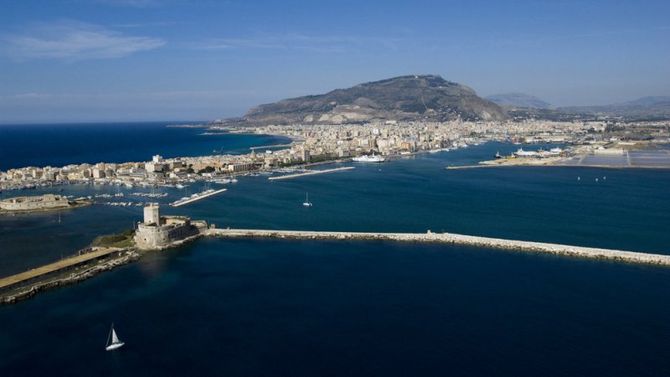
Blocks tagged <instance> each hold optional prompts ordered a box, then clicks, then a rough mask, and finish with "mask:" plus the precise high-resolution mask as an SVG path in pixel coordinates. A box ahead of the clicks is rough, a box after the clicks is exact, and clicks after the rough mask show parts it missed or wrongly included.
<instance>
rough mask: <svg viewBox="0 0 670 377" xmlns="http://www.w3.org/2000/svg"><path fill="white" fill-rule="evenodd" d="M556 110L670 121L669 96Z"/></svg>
mask: <svg viewBox="0 0 670 377" xmlns="http://www.w3.org/2000/svg"><path fill="white" fill-rule="evenodd" d="M557 110H558V111H560V112H564V113H581V114H592V115H600V116H612V117H621V118H626V119H632V120H642V119H670V96H656V97H642V98H638V99H636V100H633V101H628V102H622V103H616V104H611V105H604V106H570V107H559V108H558V109H557Z"/></svg>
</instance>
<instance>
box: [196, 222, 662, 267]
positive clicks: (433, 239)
mask: <svg viewBox="0 0 670 377" xmlns="http://www.w3.org/2000/svg"><path fill="white" fill-rule="evenodd" d="M204 235H206V236H211V237H222V238H280V239H310V240H361V241H365V240H375V241H396V242H417V243H444V244H452V245H464V246H476V247H484V248H491V249H503V250H509V251H521V252H533V253H546V254H554V255H560V256H568V257H578V258H589V259H601V260H611V261H618V262H627V263H638V264H650V265H659V266H670V255H663V254H652V253H644V252H634V251H624V250H613V249H601V248H593V247H582V246H570V245H561V244H553V243H544V242H531V241H518V240H507V239H501V238H489V237H478V236H467V235H462V234H454V233H431V232H430V231H429V232H427V233H368V232H321V231H293V230H263V229H209V230H206V231H204Z"/></svg>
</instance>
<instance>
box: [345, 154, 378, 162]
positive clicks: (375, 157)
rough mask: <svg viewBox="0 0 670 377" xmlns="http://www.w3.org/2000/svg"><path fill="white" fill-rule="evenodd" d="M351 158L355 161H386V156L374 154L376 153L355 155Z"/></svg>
mask: <svg viewBox="0 0 670 377" xmlns="http://www.w3.org/2000/svg"><path fill="white" fill-rule="evenodd" d="M351 160H352V161H354V162H384V161H385V159H384V157H382V156H379V155H374V154H373V155H371V156H368V155H363V156H358V157H354V158H352V159H351Z"/></svg>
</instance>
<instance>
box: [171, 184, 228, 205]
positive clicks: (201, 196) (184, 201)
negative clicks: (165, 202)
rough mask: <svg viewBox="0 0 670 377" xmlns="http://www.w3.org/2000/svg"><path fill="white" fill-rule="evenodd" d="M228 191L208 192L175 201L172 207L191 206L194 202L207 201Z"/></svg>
mask: <svg viewBox="0 0 670 377" xmlns="http://www.w3.org/2000/svg"><path fill="white" fill-rule="evenodd" d="M226 190H228V189H225V188H224V189H220V190H206V191H203V192H201V193H198V194H193V195H191V196H187V197H183V198H181V199H179V200H177V201H174V202H172V203H170V206H172V207H181V206H185V205H187V204H191V203H194V202H197V201H198V200H202V199H206V198H209V197H210V196H214V195H218V194H220V193H222V192H224V191H226Z"/></svg>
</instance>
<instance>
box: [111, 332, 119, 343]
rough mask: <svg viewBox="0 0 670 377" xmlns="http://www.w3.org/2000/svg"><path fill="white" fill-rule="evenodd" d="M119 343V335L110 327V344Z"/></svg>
mask: <svg viewBox="0 0 670 377" xmlns="http://www.w3.org/2000/svg"><path fill="white" fill-rule="evenodd" d="M115 343H119V337H118V336H116V331H114V329H112V344H115Z"/></svg>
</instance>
